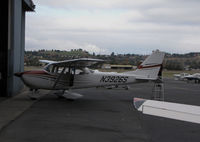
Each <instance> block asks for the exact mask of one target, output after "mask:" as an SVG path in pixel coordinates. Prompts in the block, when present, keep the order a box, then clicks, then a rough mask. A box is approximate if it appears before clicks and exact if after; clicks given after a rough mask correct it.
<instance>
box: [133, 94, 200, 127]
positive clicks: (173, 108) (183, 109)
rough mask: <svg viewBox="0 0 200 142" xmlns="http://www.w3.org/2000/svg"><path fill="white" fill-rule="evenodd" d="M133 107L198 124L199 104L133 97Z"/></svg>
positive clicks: (149, 113)
mask: <svg viewBox="0 0 200 142" xmlns="http://www.w3.org/2000/svg"><path fill="white" fill-rule="evenodd" d="M133 104H134V107H135V108H136V109H137V110H138V111H141V112H142V113H144V114H148V115H154V116H159V117H165V118H170V119H176V120H182V121H187V122H192V123H199V124H200V106H193V105H185V104H178V103H170V102H163V101H155V100H146V99H141V98H134V100H133Z"/></svg>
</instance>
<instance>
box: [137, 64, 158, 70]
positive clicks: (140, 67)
mask: <svg viewBox="0 0 200 142" xmlns="http://www.w3.org/2000/svg"><path fill="white" fill-rule="evenodd" d="M161 66H162V64H158V65H152V66H142V65H140V66H139V67H138V69H145V68H154V67H161Z"/></svg>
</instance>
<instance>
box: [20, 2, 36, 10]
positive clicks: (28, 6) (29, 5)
mask: <svg viewBox="0 0 200 142" xmlns="http://www.w3.org/2000/svg"><path fill="white" fill-rule="evenodd" d="M23 7H24V9H25V11H35V4H34V3H33V1H32V0H23Z"/></svg>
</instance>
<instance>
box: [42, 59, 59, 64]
mask: <svg viewBox="0 0 200 142" xmlns="http://www.w3.org/2000/svg"><path fill="white" fill-rule="evenodd" d="M39 61H40V62H41V63H45V64H52V63H56V61H51V60H39Z"/></svg>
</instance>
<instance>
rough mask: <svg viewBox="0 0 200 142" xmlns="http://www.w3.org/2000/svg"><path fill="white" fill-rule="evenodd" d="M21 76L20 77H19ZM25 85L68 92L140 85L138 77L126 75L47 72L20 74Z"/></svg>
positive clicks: (32, 87)
mask: <svg viewBox="0 0 200 142" xmlns="http://www.w3.org/2000/svg"><path fill="white" fill-rule="evenodd" d="M18 76H19V75H18ZM20 77H21V79H22V81H23V82H24V84H25V85H27V86H28V87H29V88H31V89H48V90H66V89H79V88H90V87H100V86H109V85H125V84H132V83H138V82H139V81H137V80H136V76H135V75H132V74H125V73H113V72H112V73H109V72H93V73H84V74H69V73H67V74H62V75H60V74H59V73H50V72H47V71H45V70H39V71H27V72H23V73H21V74H20Z"/></svg>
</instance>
